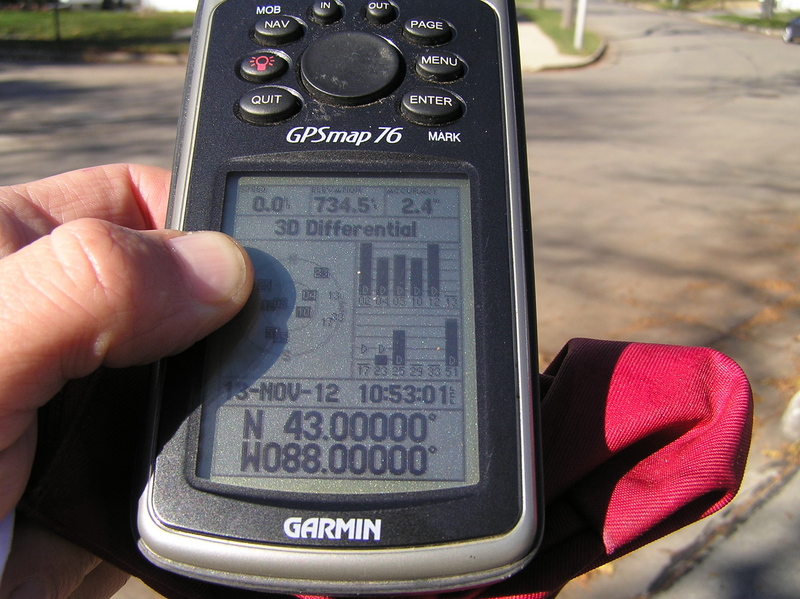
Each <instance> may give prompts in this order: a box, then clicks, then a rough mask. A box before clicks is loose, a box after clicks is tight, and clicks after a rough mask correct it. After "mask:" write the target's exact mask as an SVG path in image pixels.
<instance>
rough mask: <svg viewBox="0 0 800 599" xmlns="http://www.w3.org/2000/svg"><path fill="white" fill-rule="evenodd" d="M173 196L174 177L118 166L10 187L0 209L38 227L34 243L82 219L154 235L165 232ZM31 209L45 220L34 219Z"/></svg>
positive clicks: (34, 228)
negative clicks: (150, 231)
mask: <svg viewBox="0 0 800 599" xmlns="http://www.w3.org/2000/svg"><path fill="white" fill-rule="evenodd" d="M168 195H169V172H168V171H166V170H164V169H161V168H157V167H152V166H143V165H135V164H112V165H107V166H98V167H92V168H87V169H83V170H78V171H72V172H69V173H64V174H62V175H58V176H57V177H50V178H47V179H42V180H40V181H35V182H33V183H27V184H22V185H13V186H11V187H7V188H5V189H3V190H0V208H1V209H2V211H3V212H11V213H12V214H14V215H15V216H16V217H17V218H18V219H20V220H21V221H23V220H24V221H25V222H26V223H27V225H28V226H29V227H32V230H31V233H30V234H31V236H33V237H37V236H41V235H46V234H48V233H49V232H50V231H51V230H52V229H54V228H55V227H56V226H58V225H60V224H63V223H65V222H69V221H72V220H77V219H79V218H99V219H101V220H107V221H110V222H113V223H115V224H118V225H122V226H123V227H127V228H129V229H140V230H141V229H154V228H160V227H163V226H164V221H165V218H166V210H167V199H168ZM31 207H33V208H35V209H37V212H39V214H38V215H32V214H31V210H30V208H31ZM30 241H33V239H30V240H28V243H29V242H30Z"/></svg>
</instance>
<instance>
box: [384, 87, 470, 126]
mask: <svg viewBox="0 0 800 599" xmlns="http://www.w3.org/2000/svg"><path fill="white" fill-rule="evenodd" d="M400 112H401V113H402V114H403V116H404V117H406V118H407V119H408V120H409V121H411V122H412V123H417V124H418V125H444V124H445V123H452V122H453V121H455V120H457V119H458V118H460V117H461V115H462V114H464V102H462V101H461V99H460V98H459V97H458V96H456V95H455V94H453V93H451V92H449V91H447V90H443V89H436V88H421V89H416V90H412V91H410V92H408V93H406V94H405V95H404V96H403V100H402V101H401V102H400Z"/></svg>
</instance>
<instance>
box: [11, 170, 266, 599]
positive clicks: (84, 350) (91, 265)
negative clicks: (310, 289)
mask: <svg viewBox="0 0 800 599" xmlns="http://www.w3.org/2000/svg"><path fill="white" fill-rule="evenodd" d="M168 187H169V173H168V172H166V171H164V170H162V169H156V168H152V167H141V166H132V165H114V166H106V167H97V168H92V169H86V170H83V171H75V172H72V173H66V174H64V175H59V176H57V177H52V178H49V179H44V180H42V181H37V182H34V183H30V184H27V185H18V186H13V187H7V188H0V480H2V481H3V484H2V485H0V518H2V517H4V516H5V515H6V514H8V513H9V512H10V511H11V510H13V508H14V506H15V505H16V503H17V502H18V501H19V499H20V497H21V495H22V493H23V491H24V489H25V485H26V482H27V480H28V476H29V474H30V469H31V465H32V462H33V456H34V451H35V447H36V411H37V409H38V408H39V407H41V406H42V405H44V404H45V403H46V402H47V401H48V400H49V399H50V398H51V397H53V396H54V395H55V394H56V393H57V392H58V391H59V390H60V389H61V387H62V386H63V385H64V384H65V383H66V382H67V381H68V380H70V379H74V378H79V377H83V376H86V375H88V374H90V373H91V372H93V371H94V370H96V369H97V368H98V367H100V366H101V365H106V366H111V367H123V366H132V365H137V364H146V363H148V362H152V361H154V360H157V359H159V358H161V357H164V356H166V355H170V354H174V353H178V352H180V351H182V350H184V349H186V348H187V347H189V346H190V345H192V344H193V343H194V342H195V341H197V340H199V339H200V338H202V337H204V336H206V335H208V334H209V333H210V332H212V331H213V330H214V329H216V328H218V327H219V326H221V325H222V324H223V323H224V322H226V321H227V320H229V319H230V318H231V317H232V316H233V315H234V314H236V313H237V312H238V311H239V309H240V308H241V307H242V305H243V304H244V302H245V301H246V299H247V297H248V295H249V293H250V290H251V288H252V284H253V274H252V267H251V265H250V262H249V260H248V259H247V258H246V254H245V252H244V250H243V249H242V248H241V247H240V246H238V245H237V244H235V243H234V242H233V241H232V240H231V239H230V238H228V237H226V236H224V235H222V234H220V233H209V232H203V233H193V234H190V235H186V234H183V233H180V232H177V231H166V230H155V229H156V227H161V226H163V223H164V219H165V214H166V203H167V192H168ZM45 546H46V549H45ZM37 548H38V549H37ZM40 549H41V552H40ZM34 555H38V556H39V557H37V558H34V557H32V556H34ZM99 566H100V562H99V560H97V559H96V558H92V556H90V555H89V554H87V553H86V552H85V551H83V550H81V549H78V548H77V547H75V546H72V545H70V544H68V543H66V542H65V541H62V540H60V539H58V540H57V539H56V538H55V537H53V536H52V535H50V533H45V532H44V531H42V530H41V529H31V528H29V527H18V529H17V531H16V532H15V540H14V548H13V549H12V554H11V556H10V558H9V563H8V568H7V571H6V574H5V576H4V577H3V581H2V585H0V599H6V597H9V595H10V594H11V593H12V592H13V591H14V590H15V589H16V588H18V587H20V585H21V584H22V583H24V582H33V581H38V582H36V584H38V585H39V587H38V589H39V592H38V593H37V594H36V595H34V596H37V597H53V598H56V597H58V598H61V597H71V596H72V597H77V596H80V597H100V596H108V595H109V594H111V593H113V589H109V588H108V583H107V579H108V576H106V575H101V574H103V572H101V570H105V566H103V567H102V568H100V567H99ZM90 572H93V573H94V576H91V575H90ZM116 576H117V578H119V574H118V573H117V574H116ZM84 577H86V578H84ZM94 579H103V581H102V582H101V581H100V580H94ZM82 583H84V584H82ZM85 583H91V584H89V587H88V588H87V586H86V584H85ZM93 589H97V591H96V592H95V591H93Z"/></svg>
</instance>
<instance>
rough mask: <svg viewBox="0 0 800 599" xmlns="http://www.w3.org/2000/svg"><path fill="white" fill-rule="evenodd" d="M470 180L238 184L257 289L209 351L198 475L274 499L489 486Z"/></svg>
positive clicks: (231, 213) (235, 221)
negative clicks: (481, 442) (479, 385)
mask: <svg viewBox="0 0 800 599" xmlns="http://www.w3.org/2000/svg"><path fill="white" fill-rule="evenodd" d="M470 216H471V212H470V186H469V180H468V179H467V178H466V177H465V176H457V175H454V176H446V177H439V176H422V177H421V176H413V177H403V176H398V175H390V176H373V175H369V176H335V177H331V176H316V175H313V176H312V175H309V176H302V175H296V174H290V175H283V174H278V175H273V174H269V173H265V174H261V173H258V174H252V173H240V174H232V175H229V177H228V181H227V186H226V193H225V203H224V212H223V223H222V230H223V231H224V232H225V233H227V234H229V235H231V236H233V237H234V238H236V239H237V240H238V241H239V242H240V243H241V244H242V245H243V246H244V247H245V248H246V249H247V252H248V254H249V255H250V257H251V259H252V261H253V264H254V266H255V272H256V285H255V289H254V292H253V294H252V296H251V298H250V300H249V302H248V304H247V306H246V307H245V308H244V310H242V312H241V313H240V314H239V315H238V316H237V317H236V318H235V319H234V320H233V321H232V322H231V323H229V324H228V325H226V327H223V328H222V329H221V330H220V331H218V332H217V333H215V334H214V335H212V336H211V337H210V338H209V340H208V343H207V349H206V364H205V371H204V372H205V374H204V387H203V389H204V391H203V397H202V415H201V424H200V443H199V451H198V460H197V467H196V474H197V476H198V477H200V478H205V479H208V480H209V481H211V482H215V483H221V484H225V485H234V486H237V487H246V488H252V489H262V490H269V491H290V492H307V493H356V494H358V493H392V492H408V491H426V490H438V489H446V488H453V487H463V486H467V485H473V484H475V483H477V482H478V477H479V474H478V423H477V405H476V395H477V391H476V375H475V325H474V316H473V315H474V305H473V302H472V298H473V262H472V228H471V222H470Z"/></svg>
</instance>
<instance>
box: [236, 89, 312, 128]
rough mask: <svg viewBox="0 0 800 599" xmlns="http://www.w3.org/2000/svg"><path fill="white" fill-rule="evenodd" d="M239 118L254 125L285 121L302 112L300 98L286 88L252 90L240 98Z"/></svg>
mask: <svg viewBox="0 0 800 599" xmlns="http://www.w3.org/2000/svg"><path fill="white" fill-rule="evenodd" d="M237 106H238V115H239V118H240V119H242V120H243V121H247V122H248V123H252V124H254V125H268V124H270V123H277V122H279V121H285V120H286V119H289V118H291V117H293V116H294V115H296V114H297V113H298V112H300V109H301V108H302V107H303V105H302V103H301V102H300V98H299V97H297V95H295V94H294V92H292V91H291V90H289V89H287V88H285V87H277V86H266V87H259V88H256V89H253V90H250V91H249V92H247V93H246V94H244V95H243V96H242V97H241V98H239V103H238V105H237Z"/></svg>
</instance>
